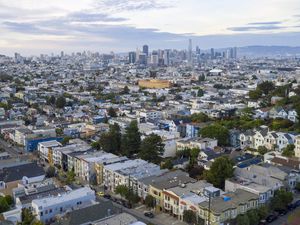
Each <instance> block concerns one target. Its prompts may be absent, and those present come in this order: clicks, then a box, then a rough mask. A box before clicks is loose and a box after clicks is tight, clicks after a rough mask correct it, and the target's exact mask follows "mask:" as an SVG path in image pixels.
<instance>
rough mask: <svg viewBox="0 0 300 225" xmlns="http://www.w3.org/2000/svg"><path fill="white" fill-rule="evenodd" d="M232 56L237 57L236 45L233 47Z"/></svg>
mask: <svg viewBox="0 0 300 225" xmlns="http://www.w3.org/2000/svg"><path fill="white" fill-rule="evenodd" d="M233 58H234V59H237V47H234V48H233Z"/></svg>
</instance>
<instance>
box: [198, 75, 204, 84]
mask: <svg viewBox="0 0 300 225" xmlns="http://www.w3.org/2000/svg"><path fill="white" fill-rule="evenodd" d="M198 81H199V82H200V83H201V82H202V81H205V75H204V74H201V75H200V76H199V77H198Z"/></svg>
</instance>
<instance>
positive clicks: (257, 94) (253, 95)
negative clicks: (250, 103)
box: [249, 89, 262, 100]
mask: <svg viewBox="0 0 300 225" xmlns="http://www.w3.org/2000/svg"><path fill="white" fill-rule="evenodd" d="M261 96H262V91H261V90H260V89H256V90H251V91H249V98H250V99H251V100H258V99H259V98H261Z"/></svg>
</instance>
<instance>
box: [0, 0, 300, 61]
mask: <svg viewBox="0 0 300 225" xmlns="http://www.w3.org/2000/svg"><path fill="white" fill-rule="evenodd" d="M299 3H300V1H299V0H288V1H283V0H274V1H272V4H270V1H266V0H263V1H257V0H255V1H251V2H243V3H241V2H238V1H236V0H228V1H226V2H219V1H210V2H203V1H196V0H187V1H179V0H167V1H162V0H140V1H134V0H101V1H95V0H88V1H84V2H83V1H75V2H74V1H70V0H64V1H42V2H40V1H35V0H27V1H9V2H8V1H3V0H2V1H1V0H0V6H1V8H0V31H1V39H0V49H1V52H0V54H7V55H11V56H12V55H13V53H14V52H20V53H21V54H24V55H32V54H39V53H51V52H60V51H61V50H64V51H65V52H66V53H68V52H69V53H70V52H76V51H83V50H91V51H99V52H102V53H104V52H109V51H115V52H128V51H131V50H132V49H135V48H136V47H137V46H142V45H143V44H145V43H147V44H148V45H149V46H151V48H152V49H157V48H162V49H166V48H172V49H175V48H178V49H187V40H188V39H192V40H193V46H199V47H200V48H201V49H209V48H211V47H214V48H225V47H231V46H237V47H241V46H248V45H287V46H300V15H299V13H297V12H299V9H300V7H299V6H300V4H299ZM259 9H262V10H259ZM174 15H179V16H174Z"/></svg>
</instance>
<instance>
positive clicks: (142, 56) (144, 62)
mask: <svg viewBox="0 0 300 225" xmlns="http://www.w3.org/2000/svg"><path fill="white" fill-rule="evenodd" d="M139 64H141V65H145V66H146V65H147V55H146V54H145V53H140V55H139Z"/></svg>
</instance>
